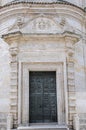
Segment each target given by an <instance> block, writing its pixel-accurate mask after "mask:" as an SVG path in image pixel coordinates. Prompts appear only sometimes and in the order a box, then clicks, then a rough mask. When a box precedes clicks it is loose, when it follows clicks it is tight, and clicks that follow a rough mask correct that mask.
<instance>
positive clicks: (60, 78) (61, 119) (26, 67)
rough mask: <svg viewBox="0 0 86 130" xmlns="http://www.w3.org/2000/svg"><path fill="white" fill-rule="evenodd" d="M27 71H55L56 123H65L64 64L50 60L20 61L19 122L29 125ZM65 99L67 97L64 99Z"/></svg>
mask: <svg viewBox="0 0 86 130" xmlns="http://www.w3.org/2000/svg"><path fill="white" fill-rule="evenodd" d="M29 71H56V95H57V118H58V122H57V124H58V125H65V124H66V113H65V98H66V96H65V88H64V64H63V63H58V62H57V63H56V62H54V63H51V62H45V63H44V62H43V63H42V62H34V63H25V62H24V63H21V66H20V68H19V77H20V78H19V79H21V80H20V81H19V94H18V95H19V96H18V99H19V106H18V121H19V124H22V125H24V126H29V80H28V79H29ZM66 100H67V99H66Z"/></svg>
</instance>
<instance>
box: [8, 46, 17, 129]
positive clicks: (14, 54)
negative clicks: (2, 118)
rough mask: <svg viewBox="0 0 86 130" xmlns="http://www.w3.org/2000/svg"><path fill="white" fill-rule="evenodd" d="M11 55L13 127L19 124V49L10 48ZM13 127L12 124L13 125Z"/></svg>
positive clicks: (11, 111) (11, 110)
mask: <svg viewBox="0 0 86 130" xmlns="http://www.w3.org/2000/svg"><path fill="white" fill-rule="evenodd" d="M10 54H11V64H10V65H11V89H10V90H11V91H10V113H11V115H12V116H13V127H14V128H16V127H17V124H18V103H17V102H18V60H17V54H18V47H17V46H16V47H15V46H14V47H10ZM11 125H12V124H11Z"/></svg>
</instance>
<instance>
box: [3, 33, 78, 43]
mask: <svg viewBox="0 0 86 130" xmlns="http://www.w3.org/2000/svg"><path fill="white" fill-rule="evenodd" d="M80 37H81V36H80V35H79V34H74V33H70V32H64V33H57V34H53V33H52V34H51V33H50V34H47V33H46V34H45V33H44V34H39V33H38V34H28V33H21V32H20V31H18V32H13V33H9V34H5V35H3V36H2V38H3V39H4V41H6V42H7V43H8V44H12V43H13V42H14V41H16V42H17V43H19V42H20V41H22V40H30V39H33V38H37V39H38V40H42V39H43V40H46V39H48V40H51V39H52V38H53V40H59V39H60V38H63V39H64V40H65V41H68V42H67V43H68V44H69V43H70V42H72V43H73V44H75V43H77V42H78V41H79V40H80Z"/></svg>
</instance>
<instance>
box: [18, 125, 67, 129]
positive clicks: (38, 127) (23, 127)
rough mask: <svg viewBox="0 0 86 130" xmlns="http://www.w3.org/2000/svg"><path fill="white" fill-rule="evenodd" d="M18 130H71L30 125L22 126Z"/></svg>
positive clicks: (56, 126)
mask: <svg viewBox="0 0 86 130" xmlns="http://www.w3.org/2000/svg"><path fill="white" fill-rule="evenodd" d="M17 130H69V128H68V127H67V126H63V125H30V126H20V127H18V128H17Z"/></svg>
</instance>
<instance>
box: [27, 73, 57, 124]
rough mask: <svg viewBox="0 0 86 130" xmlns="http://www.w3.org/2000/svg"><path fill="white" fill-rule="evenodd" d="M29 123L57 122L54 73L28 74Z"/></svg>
mask: <svg viewBox="0 0 86 130" xmlns="http://www.w3.org/2000/svg"><path fill="white" fill-rule="evenodd" d="M29 85H30V89H29V95H30V96H29V115H30V123H48V122H57V101H56V72H52V71H51V72H45V71H44V72H40V71H39V72H38V71H37V72H36V71H35V72H30V73H29Z"/></svg>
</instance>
